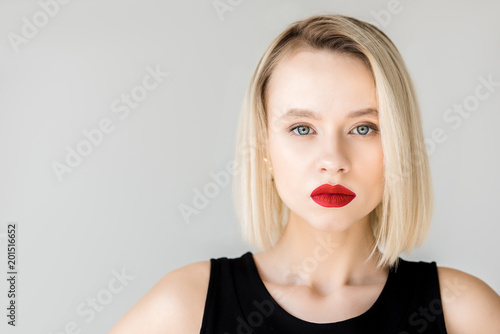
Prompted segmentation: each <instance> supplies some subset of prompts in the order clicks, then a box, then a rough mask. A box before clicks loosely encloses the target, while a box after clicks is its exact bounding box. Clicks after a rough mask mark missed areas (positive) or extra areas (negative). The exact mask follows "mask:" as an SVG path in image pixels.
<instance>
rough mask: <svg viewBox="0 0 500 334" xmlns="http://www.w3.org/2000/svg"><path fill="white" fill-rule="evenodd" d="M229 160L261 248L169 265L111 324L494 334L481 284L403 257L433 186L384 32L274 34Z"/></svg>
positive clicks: (319, 29) (312, 24)
mask: <svg viewBox="0 0 500 334" xmlns="http://www.w3.org/2000/svg"><path fill="white" fill-rule="evenodd" d="M235 162H236V165H235V168H237V172H235V177H234V186H235V188H234V194H235V198H236V207H237V212H238V215H239V218H240V220H241V222H242V226H243V233H244V238H245V240H246V241H247V242H249V244H251V245H253V246H255V247H256V248H257V249H259V250H260V252H258V253H256V254H252V253H251V252H247V253H246V254H243V255H242V256H241V257H239V258H232V259H227V258H219V259H211V260H210V261H201V262H196V263H192V264H190V265H187V266H184V267H182V268H179V269H177V270H174V271H172V272H171V273H168V274H167V275H165V277H164V278H162V279H161V280H160V282H158V284H156V285H155V286H154V287H153V288H152V290H151V291H150V292H149V293H148V294H147V295H146V296H145V297H143V298H142V300H140V301H139V302H138V303H137V305H135V306H134V307H133V308H132V309H131V310H130V311H129V312H128V313H127V314H126V315H125V316H124V317H123V318H122V319H121V320H120V321H119V322H118V324H117V325H116V326H115V327H114V328H113V330H112V331H111V333H139V332H140V333H206V334H209V333H221V334H223V333H400V334H402V333H482V334H483V333H491V334H493V333H496V334H498V333H500V297H499V296H498V295H497V294H496V293H495V292H494V291H493V290H492V289H491V288H490V287H489V286H488V285H487V284H486V283H484V282H483V281H481V280H480V279H478V278H476V277H474V276H471V275H469V274H466V273H464V272H461V271H459V270H455V269H451V268H444V267H437V266H436V264H435V262H431V263H425V262H412V261H404V260H402V259H400V257H399V256H400V254H401V253H403V252H406V253H409V252H410V251H411V250H412V249H413V248H414V247H416V246H419V245H421V244H422V243H423V241H424V239H425V237H426V235H427V232H428V230H429V224H430V221H431V217H432V210H433V205H432V202H433V194H432V186H431V176H430V169H429V163H428V158H427V154H426V152H425V146H424V137H423V131H422V125H421V119H420V111H419V107H418V103H417V100H416V96H415V91H414V88H413V86H412V82H411V80H410V76H409V74H408V72H407V70H406V67H405V65H404V62H403V60H402V58H401V56H400V54H399V52H398V50H397V49H396V47H395V46H394V45H393V43H392V42H391V41H390V40H389V38H388V37H387V36H386V35H385V34H384V33H383V32H381V31H380V30H378V29H377V28H376V27H374V26H372V25H370V24H368V23H365V22H362V21H359V20H357V19H354V18H350V17H346V16H341V15H317V16H313V17H310V18H307V19H305V20H302V21H299V22H296V23H294V24H293V25H291V26H290V27H288V28H287V29H286V30H285V31H284V32H283V33H282V34H281V35H280V36H278V37H277V38H276V39H275V40H274V41H273V43H272V44H271V45H270V46H269V48H268V49H267V50H266V52H265V54H264V55H263V57H262V59H261V60H260V62H259V64H258V66H257V69H256V71H255V73H254V76H253V78H252V81H251V83H250V86H249V90H248V92H247V95H246V100H245V104H244V108H243V110H242V115H241V118H240V123H239V131H238V138H237V150H236V161H235ZM235 170H236V169H235Z"/></svg>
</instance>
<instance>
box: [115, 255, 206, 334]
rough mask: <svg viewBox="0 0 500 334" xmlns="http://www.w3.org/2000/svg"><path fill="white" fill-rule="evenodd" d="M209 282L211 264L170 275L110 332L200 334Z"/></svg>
mask: <svg viewBox="0 0 500 334" xmlns="http://www.w3.org/2000/svg"><path fill="white" fill-rule="evenodd" d="M209 279H210V261H199V262H194V263H191V264H188V265H186V266H183V267H180V268H178V269H176V270H173V271H171V272H169V273H168V274H166V275H165V276H163V277H162V278H161V279H160V281H158V283H156V285H155V286H153V288H151V290H150V291H149V292H148V293H147V294H146V295H144V297H142V299H141V300H139V301H138V302H137V304H135V305H134V306H133V307H132V308H131V309H130V310H129V311H128V312H127V313H126V314H125V315H124V316H123V317H122V318H121V319H120V321H118V323H116V325H115V326H114V327H113V328H112V329H111V331H110V332H109V333H110V334H128V333H130V334H131V333H158V334H159V333H193V334H195V333H200V329H201V323H202V318H203V311H204V307H205V300H206V296H207V291H208V283H209Z"/></svg>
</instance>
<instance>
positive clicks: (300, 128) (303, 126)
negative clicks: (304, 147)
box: [290, 124, 311, 136]
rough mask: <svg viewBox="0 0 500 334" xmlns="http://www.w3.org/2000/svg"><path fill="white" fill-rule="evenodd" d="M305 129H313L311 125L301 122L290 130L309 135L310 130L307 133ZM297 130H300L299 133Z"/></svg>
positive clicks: (301, 134)
mask: <svg viewBox="0 0 500 334" xmlns="http://www.w3.org/2000/svg"><path fill="white" fill-rule="evenodd" d="M305 129H309V130H311V127H310V126H307V125H303V124H299V125H297V126H295V127H293V128H291V129H290V132H293V133H295V134H297V135H299V136H305V135H308V134H309V131H307V133H305V132H306V131H305ZM295 130H298V132H299V133H297V132H295Z"/></svg>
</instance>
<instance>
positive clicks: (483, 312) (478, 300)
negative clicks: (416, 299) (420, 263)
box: [438, 267, 500, 334]
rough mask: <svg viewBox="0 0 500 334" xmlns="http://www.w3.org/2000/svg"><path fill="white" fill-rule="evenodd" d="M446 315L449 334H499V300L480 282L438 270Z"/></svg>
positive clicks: (463, 275)
mask: <svg viewBox="0 0 500 334" xmlns="http://www.w3.org/2000/svg"><path fill="white" fill-rule="evenodd" d="M438 276H439V285H440V290H441V300H442V304H443V315H444V319H445V323H446V328H447V331H448V333H449V334H461V333H484V334H489V333H491V334H494V333H500V296H499V295H498V294H497V293H496V292H495V291H494V290H493V289H492V288H491V287H490V286H488V284H486V283H485V282H483V281H482V280H481V279H479V278H477V277H475V276H473V275H470V274H467V273H465V272H463V271H460V270H457V269H452V268H447V267H438Z"/></svg>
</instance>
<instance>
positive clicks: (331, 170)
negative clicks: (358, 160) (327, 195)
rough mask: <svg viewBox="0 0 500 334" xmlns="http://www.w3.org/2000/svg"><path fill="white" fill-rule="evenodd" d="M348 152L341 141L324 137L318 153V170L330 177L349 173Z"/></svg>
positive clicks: (345, 145)
mask: <svg viewBox="0 0 500 334" xmlns="http://www.w3.org/2000/svg"><path fill="white" fill-rule="evenodd" d="M348 151H349V149H348V147H347V144H346V143H344V142H342V139H339V138H333V136H328V137H326V138H325V140H324V142H323V143H322V145H321V146H320V150H319V153H318V160H317V167H318V170H319V171H320V172H321V173H327V174H330V175H331V176H334V175H336V174H338V173H342V174H345V173H347V172H349V171H350V170H351V161H350V159H349V156H348V153H349V152H348Z"/></svg>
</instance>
